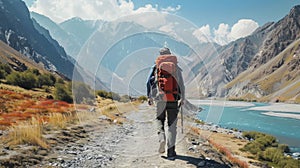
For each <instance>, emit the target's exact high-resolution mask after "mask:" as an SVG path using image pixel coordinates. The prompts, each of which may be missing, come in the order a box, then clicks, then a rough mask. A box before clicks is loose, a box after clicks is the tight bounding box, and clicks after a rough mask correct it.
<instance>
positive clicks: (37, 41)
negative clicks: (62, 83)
mask: <svg viewBox="0 0 300 168" xmlns="http://www.w3.org/2000/svg"><path fill="white" fill-rule="evenodd" d="M0 7H1V9H0V20H1V22H0V40H1V41H3V42H5V43H6V44H8V45H9V46H11V47H12V48H14V49H15V50H17V51H19V52H20V53H22V54H23V55H25V56H27V57H28V58H30V59H32V60H34V61H35V62H37V63H42V64H43V66H44V67H45V68H46V69H48V70H53V71H59V72H60V73H63V74H64V75H66V76H67V77H69V78H71V77H72V72H73V67H74V65H73V64H72V63H71V61H70V60H69V59H68V57H67V55H66V53H65V51H64V49H63V48H62V47H61V46H59V45H57V42H56V41H55V40H53V39H52V38H51V39H50V38H48V39H47V38H46V37H45V36H43V35H42V34H40V33H39V32H38V31H37V30H36V29H35V27H34V24H33V21H32V20H31V18H30V15H29V11H28V9H27V7H26V5H25V3H24V2H23V1H21V0H12V1H4V0H0Z"/></svg>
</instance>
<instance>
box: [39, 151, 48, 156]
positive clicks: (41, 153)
mask: <svg viewBox="0 0 300 168" xmlns="http://www.w3.org/2000/svg"><path fill="white" fill-rule="evenodd" d="M38 154H39V155H42V156H47V155H48V151H47V150H39V151H38Z"/></svg>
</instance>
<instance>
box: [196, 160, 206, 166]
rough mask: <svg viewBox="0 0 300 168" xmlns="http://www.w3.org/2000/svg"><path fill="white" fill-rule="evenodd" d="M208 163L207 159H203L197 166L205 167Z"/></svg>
mask: <svg viewBox="0 0 300 168" xmlns="http://www.w3.org/2000/svg"><path fill="white" fill-rule="evenodd" d="M205 165H206V161H205V160H202V161H200V162H199V163H198V164H197V167H204V166H205Z"/></svg>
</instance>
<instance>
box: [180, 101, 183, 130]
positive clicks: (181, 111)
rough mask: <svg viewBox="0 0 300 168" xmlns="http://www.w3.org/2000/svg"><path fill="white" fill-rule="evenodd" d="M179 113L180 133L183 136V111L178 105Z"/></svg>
mask: <svg viewBox="0 0 300 168" xmlns="http://www.w3.org/2000/svg"><path fill="white" fill-rule="evenodd" d="M180 113H181V133H182V134H183V110H182V105H181V104H180Z"/></svg>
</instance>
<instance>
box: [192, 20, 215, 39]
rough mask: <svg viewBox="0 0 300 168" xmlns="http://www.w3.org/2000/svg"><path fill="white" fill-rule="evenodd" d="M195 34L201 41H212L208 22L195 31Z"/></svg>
mask: <svg viewBox="0 0 300 168" xmlns="http://www.w3.org/2000/svg"><path fill="white" fill-rule="evenodd" d="M193 35H194V36H195V37H197V38H198V40H199V41H201V42H211V41H212V39H211V33H210V26H209V25H208V24H207V25H205V26H202V27H200V28H199V29H197V30H195V31H194V32H193Z"/></svg>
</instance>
